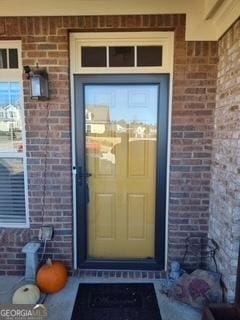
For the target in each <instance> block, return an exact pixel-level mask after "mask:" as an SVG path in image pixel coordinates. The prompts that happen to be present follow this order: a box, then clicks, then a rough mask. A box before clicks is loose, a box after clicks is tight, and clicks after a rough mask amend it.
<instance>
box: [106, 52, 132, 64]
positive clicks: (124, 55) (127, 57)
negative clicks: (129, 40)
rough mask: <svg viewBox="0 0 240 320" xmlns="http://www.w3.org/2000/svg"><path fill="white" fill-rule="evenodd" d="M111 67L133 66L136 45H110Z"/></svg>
mask: <svg viewBox="0 0 240 320" xmlns="http://www.w3.org/2000/svg"><path fill="white" fill-rule="evenodd" d="M109 66H110V67H133V66H134V47H109Z"/></svg>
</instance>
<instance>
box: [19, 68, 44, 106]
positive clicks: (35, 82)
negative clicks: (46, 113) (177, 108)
mask: <svg viewBox="0 0 240 320" xmlns="http://www.w3.org/2000/svg"><path fill="white" fill-rule="evenodd" d="M23 68H24V71H25V73H26V74H27V79H29V80H30V86H31V99H33V100H41V101H43V100H48V99H49V90H48V74H47V71H46V68H39V67H38V66H37V67H36V68H30V67H29V66H24V67H23Z"/></svg>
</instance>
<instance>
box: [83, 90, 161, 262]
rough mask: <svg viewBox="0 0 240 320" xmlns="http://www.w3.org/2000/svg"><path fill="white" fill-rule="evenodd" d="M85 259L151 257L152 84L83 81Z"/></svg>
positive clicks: (154, 109) (155, 96)
mask: <svg viewBox="0 0 240 320" xmlns="http://www.w3.org/2000/svg"><path fill="white" fill-rule="evenodd" d="M84 101H85V125H86V127H85V132H86V138H85V139H86V166H87V168H86V170H87V171H88V172H89V173H91V174H92V176H91V177H90V178H89V179H88V181H87V183H88V186H89V204H88V219H89V221H88V222H89V223H88V230H89V248H88V254H89V258H103V259H104V258H117V259H125V258H126V259H131V258H135V259H142V258H153V257H154V223H155V220H154V219H155V183H156V179H155V178H156V177H155V175H156V141H157V108H158V86H157V85H154V84H151V85H141V84H138V85H125V84H124V85H85V87H84Z"/></svg>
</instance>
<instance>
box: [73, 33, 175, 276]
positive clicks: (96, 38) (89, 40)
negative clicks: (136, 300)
mask: <svg viewBox="0 0 240 320" xmlns="http://www.w3.org/2000/svg"><path fill="white" fill-rule="evenodd" d="M116 43H118V45H120V44H124V45H130V46H131V45H144V44H145V45H150V44H152V45H153V44H154V45H161V46H162V47H163V48H162V66H161V67H137V66H134V67H127V68H124V67H121V68H114V67H106V68H97V67H96V68H90V67H88V68H82V67H81V63H80V61H81V60H80V55H79V52H81V46H83V45H84V46H90V45H91V44H92V45H93V44H94V45H95V46H96V45H102V46H104V45H106V46H109V45H112V44H113V45H116ZM135 51H136V50H135ZM107 52H108V50H107ZM135 54H136V52H135ZM173 57H174V32H171V31H166V32H159V31H153V32H151V31H149V32H96V33H94V32H92V33H90V32H83V33H77V32H74V33H70V83H71V118H72V165H73V168H75V167H76V146H75V134H76V133H75V105H74V79H73V77H74V74H124V73H126V72H127V73H128V74H130V73H131V74H141V73H142V74H144V73H168V74H169V75H170V79H169V80H170V82H169V112H168V142H167V145H168V152H167V170H166V171H167V172H166V175H167V178H166V224H165V270H167V268H168V266H167V263H168V216H169V213H168V212H169V181H170V153H171V123H172V88H173ZM107 59H108V57H107ZM135 61H136V60H135ZM72 177H73V179H72V183H73V264H74V268H76V267H77V246H78V243H77V206H76V188H75V185H76V169H73V172H72Z"/></svg>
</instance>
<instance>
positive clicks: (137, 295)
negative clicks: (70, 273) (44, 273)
mask: <svg viewBox="0 0 240 320" xmlns="http://www.w3.org/2000/svg"><path fill="white" fill-rule="evenodd" d="M71 319H72V320H76V319H81V320H89V319H94V320H103V319H111V320H125V319H128V320H145V319H151V320H161V319H162V318H161V315H160V311H159V307H158V303H157V298H156V294H155V290H154V286H153V284H150V283H144V284H143V283H134V284H133V283H130V284H129V283H125V284H123V283H121V284H120V283H114V284H102V283H101V284H100V283H98V284H80V285H79V288H78V293H77V296H76V300H75V305H74V308H73V313H72V318H71Z"/></svg>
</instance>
